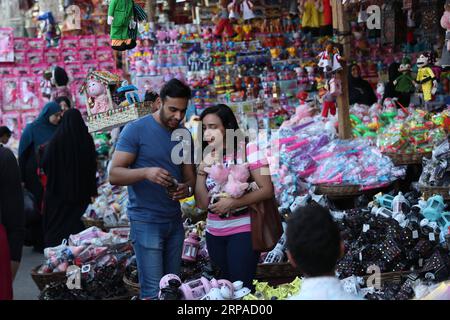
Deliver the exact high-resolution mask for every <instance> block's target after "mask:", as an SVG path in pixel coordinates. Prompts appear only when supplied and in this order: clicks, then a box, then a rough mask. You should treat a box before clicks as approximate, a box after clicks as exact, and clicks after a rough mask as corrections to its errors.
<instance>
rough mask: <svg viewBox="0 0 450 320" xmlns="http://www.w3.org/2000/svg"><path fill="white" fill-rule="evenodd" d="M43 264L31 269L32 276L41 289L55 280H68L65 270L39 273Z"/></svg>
mask: <svg viewBox="0 0 450 320" xmlns="http://www.w3.org/2000/svg"><path fill="white" fill-rule="evenodd" d="M40 267H41V266H40V265H39V266H37V267H36V268H34V269H33V270H31V278H32V279H33V281H34V283H36V286H37V287H38V288H39V291H42V290H44V288H45V287H46V286H47V285H49V284H51V283H55V282H66V281H67V277H66V273H65V272H52V273H38V272H37V271H38V270H39V268H40Z"/></svg>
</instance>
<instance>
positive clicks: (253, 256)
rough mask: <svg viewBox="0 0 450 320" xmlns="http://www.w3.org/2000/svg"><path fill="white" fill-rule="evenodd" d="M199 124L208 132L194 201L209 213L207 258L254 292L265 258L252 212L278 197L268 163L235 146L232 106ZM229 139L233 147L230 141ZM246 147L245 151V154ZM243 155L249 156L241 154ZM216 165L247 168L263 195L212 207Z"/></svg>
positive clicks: (252, 148) (208, 113) (209, 113)
mask: <svg viewBox="0 0 450 320" xmlns="http://www.w3.org/2000/svg"><path fill="white" fill-rule="evenodd" d="M200 120H201V121H202V126H203V140H204V143H203V161H202V162H201V164H200V165H199V167H198V173H197V183H196V188H195V198H196V202H197V205H198V207H200V208H202V209H208V218H207V222H206V244H207V248H208V252H209V255H210V257H211V260H212V262H213V263H214V264H215V265H217V266H218V267H219V268H220V270H221V276H222V278H224V279H228V280H230V281H232V282H233V281H237V280H241V281H243V282H244V285H245V286H246V287H248V288H253V286H252V281H253V278H254V276H255V272H256V266H257V264H258V259H259V255H260V253H259V252H256V251H254V250H253V247H252V237H251V224H250V214H249V211H248V208H247V206H248V205H250V204H254V203H258V202H260V201H263V200H266V199H270V198H272V197H273V185H272V181H271V178H270V174H269V168H268V164H267V160H266V159H265V157H263V156H262V155H261V154H262V152H259V150H258V148H257V147H256V145H255V144H248V145H246V146H245V139H242V141H236V140H239V139H236V138H235V137H236V136H238V135H239V132H240V130H239V126H238V123H237V120H236V117H235V116H234V114H233V111H232V110H231V109H230V108H229V107H228V106H226V105H223V104H220V105H217V106H213V107H210V108H208V109H206V110H205V111H204V112H203V113H202V114H201V116H200ZM230 134H234V135H230ZM227 137H228V138H229V139H228V140H230V141H227V139H226V138H227ZM241 137H242V135H241ZM231 140H232V141H231ZM241 142H242V143H243V144H242V143H241ZM242 145H244V146H245V147H241V148H240V147H239V146H242ZM240 150H245V152H239V151H240ZM216 163H222V164H223V165H224V166H225V167H228V166H230V165H233V164H243V163H248V168H249V171H250V180H251V181H254V182H255V183H256V184H257V185H258V189H257V190H255V191H252V192H247V193H245V194H244V195H243V196H242V197H240V198H238V199H235V198H220V200H219V201H218V202H216V203H214V204H211V203H210V202H211V194H210V191H211V190H212V189H214V187H215V185H216V182H215V181H214V179H212V178H211V177H209V176H208V174H207V173H206V171H205V168H206V167H210V166H211V165H213V164H216ZM237 212H239V213H238V214H237ZM223 216H225V218H223Z"/></svg>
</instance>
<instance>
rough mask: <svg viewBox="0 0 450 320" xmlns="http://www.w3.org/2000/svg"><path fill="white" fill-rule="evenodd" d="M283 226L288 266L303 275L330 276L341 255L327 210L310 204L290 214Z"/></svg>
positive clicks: (339, 238)
mask: <svg viewBox="0 0 450 320" xmlns="http://www.w3.org/2000/svg"><path fill="white" fill-rule="evenodd" d="M287 224H288V226H287V231H286V236H287V247H288V251H289V252H288V253H289V258H290V260H291V263H293V264H294V265H295V266H296V267H297V269H298V270H299V271H300V272H301V273H302V274H303V275H305V276H309V277H319V276H329V275H333V274H334V270H335V267H336V263H337V261H338V259H339V258H340V255H341V237H340V233H339V228H338V226H337V224H336V222H335V221H334V220H333V217H332V216H331V214H330V211H329V210H328V209H325V208H324V207H322V206H320V205H318V204H316V203H314V204H310V205H308V206H306V207H301V208H299V209H298V210H297V211H296V212H294V213H293V214H292V215H291V217H289V219H288V221H287Z"/></svg>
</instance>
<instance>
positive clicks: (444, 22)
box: [439, 0, 450, 68]
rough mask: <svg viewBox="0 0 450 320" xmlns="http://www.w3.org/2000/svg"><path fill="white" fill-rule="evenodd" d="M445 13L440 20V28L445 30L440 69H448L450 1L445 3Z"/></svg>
mask: <svg viewBox="0 0 450 320" xmlns="http://www.w3.org/2000/svg"><path fill="white" fill-rule="evenodd" d="M444 8H445V11H444V14H443V15H442V18H441V27H442V28H444V29H445V30H446V32H445V44H444V47H443V48H442V56H441V61H440V63H439V64H440V66H441V67H442V68H448V67H450V0H447V2H446V3H445V7H444Z"/></svg>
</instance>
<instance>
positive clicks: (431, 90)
mask: <svg viewBox="0 0 450 320" xmlns="http://www.w3.org/2000/svg"><path fill="white" fill-rule="evenodd" d="M433 64H434V57H433V54H432V53H431V52H425V53H422V54H421V55H420V57H419V58H417V66H418V67H419V71H418V73H417V78H416V82H417V83H418V85H419V86H420V87H421V89H422V93H423V99H424V101H425V103H427V102H429V101H431V100H433V96H434V95H435V94H436V92H437V80H436V76H435V74H434V72H433V70H432V69H431V66H432V65H433Z"/></svg>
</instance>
